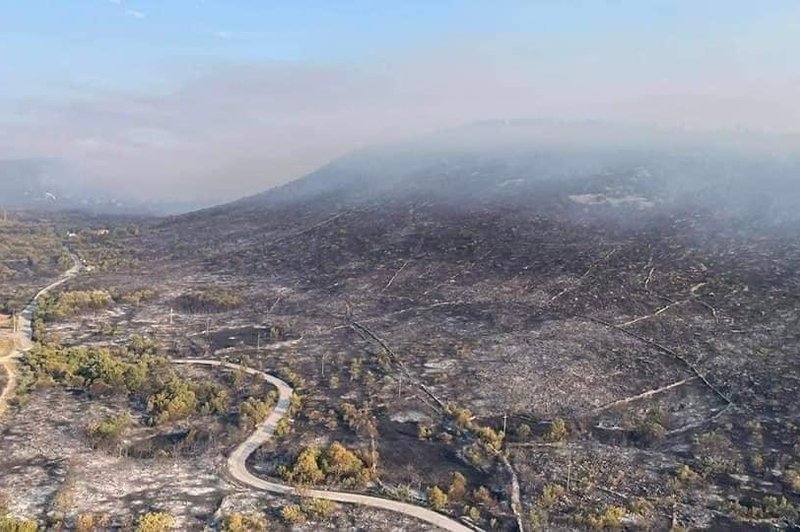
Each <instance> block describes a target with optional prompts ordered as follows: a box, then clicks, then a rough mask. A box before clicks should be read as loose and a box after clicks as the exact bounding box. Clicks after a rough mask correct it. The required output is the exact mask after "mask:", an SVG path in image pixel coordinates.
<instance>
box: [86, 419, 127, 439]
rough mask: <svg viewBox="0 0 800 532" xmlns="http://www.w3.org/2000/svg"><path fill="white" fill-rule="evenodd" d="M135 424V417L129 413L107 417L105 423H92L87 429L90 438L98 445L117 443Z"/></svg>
mask: <svg viewBox="0 0 800 532" xmlns="http://www.w3.org/2000/svg"><path fill="white" fill-rule="evenodd" d="M132 424H133V416H131V415H130V413H128V412H124V413H122V414H119V415H116V416H111V417H107V418H106V419H105V420H103V421H99V422H97V423H92V424H90V425H89V426H88V427H87V432H88V433H89V437H90V438H92V439H93V440H95V442H97V443H105V444H108V443H115V442H117V441H118V440H119V438H120V436H121V435H122V433H123V432H124V431H125V429H127V428H128V427H130V426H131V425H132Z"/></svg>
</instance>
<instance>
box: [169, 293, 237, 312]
mask: <svg viewBox="0 0 800 532" xmlns="http://www.w3.org/2000/svg"><path fill="white" fill-rule="evenodd" d="M176 304H177V307H178V308H180V309H181V310H183V311H184V312H189V313H193V314H199V313H212V312H226V311H228V310H233V309H235V308H237V307H238V306H240V305H241V304H242V298H241V296H239V295H238V294H235V293H233V292H231V291H229V290H225V289H223V288H206V289H204V290H199V291H196V292H191V293H189V294H184V295H182V296H180V297H179V298H178V299H177V300H176Z"/></svg>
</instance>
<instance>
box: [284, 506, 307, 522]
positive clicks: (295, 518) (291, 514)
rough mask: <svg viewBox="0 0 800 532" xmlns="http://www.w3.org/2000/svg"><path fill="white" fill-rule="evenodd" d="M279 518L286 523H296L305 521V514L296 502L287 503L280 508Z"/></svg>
mask: <svg viewBox="0 0 800 532" xmlns="http://www.w3.org/2000/svg"><path fill="white" fill-rule="evenodd" d="M281 519H283V520H284V521H285V522H286V523H287V524H290V525H297V524H301V523H305V521H306V515H305V514H304V513H303V509H302V508H300V506H298V505H297V504H288V505H286V506H284V507H283V508H281Z"/></svg>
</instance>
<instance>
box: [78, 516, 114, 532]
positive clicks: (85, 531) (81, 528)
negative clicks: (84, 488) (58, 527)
mask: <svg viewBox="0 0 800 532" xmlns="http://www.w3.org/2000/svg"><path fill="white" fill-rule="evenodd" d="M110 521H111V519H110V518H109V516H108V514H93V513H87V514H80V515H78V517H76V518H75V530H76V532H95V531H97V530H103V529H106V528H107V527H108V524H109V522H110Z"/></svg>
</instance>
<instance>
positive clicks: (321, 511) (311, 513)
mask: <svg viewBox="0 0 800 532" xmlns="http://www.w3.org/2000/svg"><path fill="white" fill-rule="evenodd" d="M302 509H303V513H304V514H305V515H306V516H307V517H308V518H310V519H315V520H322V519H326V518H327V517H328V516H330V515H331V513H332V512H333V503H331V501H328V500H325V499H316V498H314V499H306V500H305V501H303V505H302Z"/></svg>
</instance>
